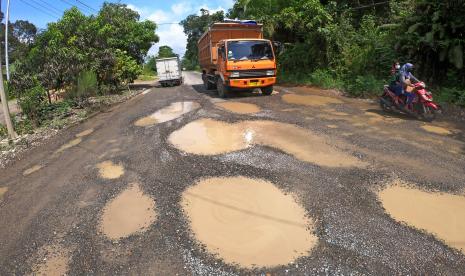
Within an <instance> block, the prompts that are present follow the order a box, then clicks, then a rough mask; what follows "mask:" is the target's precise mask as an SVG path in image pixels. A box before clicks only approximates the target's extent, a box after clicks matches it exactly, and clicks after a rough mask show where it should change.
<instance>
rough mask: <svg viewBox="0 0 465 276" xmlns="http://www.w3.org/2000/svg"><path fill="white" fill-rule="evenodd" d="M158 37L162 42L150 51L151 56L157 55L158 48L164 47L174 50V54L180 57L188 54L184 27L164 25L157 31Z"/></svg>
mask: <svg viewBox="0 0 465 276" xmlns="http://www.w3.org/2000/svg"><path fill="white" fill-rule="evenodd" d="M157 35H158V36H159V37H160V42H159V43H157V44H156V45H154V46H153V47H152V49H150V52H149V53H150V54H151V55H156V54H157V53H158V48H160V46H164V45H168V46H170V47H171V48H173V50H174V52H175V53H176V54H179V55H180V56H183V55H184V53H185V52H186V44H187V36H186V35H185V34H184V29H183V27H182V26H180V25H178V24H172V25H162V26H160V28H159V29H158V30H157Z"/></svg>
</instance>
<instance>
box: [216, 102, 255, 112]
mask: <svg viewBox="0 0 465 276" xmlns="http://www.w3.org/2000/svg"><path fill="white" fill-rule="evenodd" d="M215 105H216V106H218V107H220V108H222V109H225V110H227V111H230V112H233V113H237V114H253V113H257V112H260V107H258V106H257V105H255V104H251V103H240V102H220V103H216V104H215Z"/></svg>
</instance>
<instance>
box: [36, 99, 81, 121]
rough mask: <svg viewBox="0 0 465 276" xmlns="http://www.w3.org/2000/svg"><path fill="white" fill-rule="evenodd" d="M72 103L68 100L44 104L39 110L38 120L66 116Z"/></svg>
mask: <svg viewBox="0 0 465 276" xmlns="http://www.w3.org/2000/svg"><path fill="white" fill-rule="evenodd" d="M72 105H73V103H72V102H71V101H68V100H66V101H62V102H55V103H52V104H48V105H44V106H43V107H42V108H41V110H40V120H41V121H48V120H53V119H62V118H65V117H68V116H69V115H70V111H71V107H72Z"/></svg>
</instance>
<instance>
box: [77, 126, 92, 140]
mask: <svg viewBox="0 0 465 276" xmlns="http://www.w3.org/2000/svg"><path fill="white" fill-rule="evenodd" d="M92 132H94V129H93V128H90V129H87V130H84V131H82V132H79V133H78V134H76V137H78V138H79V137H85V136H89V135H90V134H92Z"/></svg>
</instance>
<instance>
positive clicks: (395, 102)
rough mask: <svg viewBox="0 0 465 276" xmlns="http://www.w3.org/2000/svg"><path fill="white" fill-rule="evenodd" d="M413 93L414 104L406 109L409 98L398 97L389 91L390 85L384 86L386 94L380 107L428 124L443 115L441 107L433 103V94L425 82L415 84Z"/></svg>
mask: <svg viewBox="0 0 465 276" xmlns="http://www.w3.org/2000/svg"><path fill="white" fill-rule="evenodd" d="M413 86H414V88H413V90H412V92H410V93H414V94H415V98H414V100H413V102H412V104H411V105H410V106H409V107H408V108H406V102H407V97H406V96H405V95H401V96H397V95H396V94H395V93H394V92H393V91H391V90H390V89H389V85H385V86H384V93H383V95H382V96H381V98H380V105H381V107H382V108H383V110H384V111H398V112H401V113H405V114H409V115H412V116H415V117H416V118H418V119H422V120H425V121H428V122H431V121H433V120H434V119H435V118H436V114H438V113H441V106H440V105H439V104H437V103H435V102H433V94H432V93H431V92H429V91H427V90H426V85H425V83H424V82H417V83H415V84H413Z"/></svg>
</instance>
